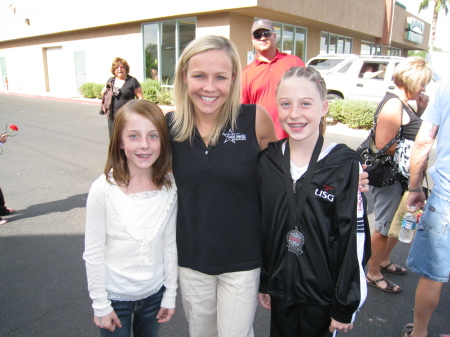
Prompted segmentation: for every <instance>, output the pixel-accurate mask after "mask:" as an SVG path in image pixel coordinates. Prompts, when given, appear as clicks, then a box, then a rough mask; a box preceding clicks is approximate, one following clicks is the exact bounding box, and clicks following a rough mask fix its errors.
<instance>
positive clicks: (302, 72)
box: [276, 67, 327, 136]
mask: <svg viewBox="0 0 450 337" xmlns="http://www.w3.org/2000/svg"><path fill="white" fill-rule="evenodd" d="M292 77H296V78H305V79H307V80H309V81H310V82H311V83H313V84H314V85H315V86H316V88H317V90H318V91H319V95H320V98H321V99H322V100H323V101H325V100H326V99H327V85H326V83H325V80H324V79H323V77H322V75H320V73H319V72H318V71H317V70H316V69H314V68H312V67H292V68H291V69H289V70H288V71H286V72H285V73H284V75H283V77H282V78H281V80H280V82H279V83H278V86H277V90H276V94H278V88H279V87H280V83H281V82H283V81H284V80H287V79H288V78H292ZM326 127H327V123H326V115H325V116H323V117H322V119H321V120H320V124H319V131H320V134H321V135H322V136H323V135H324V134H325V129H326Z"/></svg>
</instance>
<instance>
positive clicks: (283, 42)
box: [255, 18, 306, 60]
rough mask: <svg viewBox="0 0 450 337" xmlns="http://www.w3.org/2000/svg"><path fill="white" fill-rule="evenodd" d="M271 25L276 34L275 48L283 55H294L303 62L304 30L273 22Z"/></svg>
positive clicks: (304, 52)
mask: <svg viewBox="0 0 450 337" xmlns="http://www.w3.org/2000/svg"><path fill="white" fill-rule="evenodd" d="M255 20H259V19H258V18H257V19H255ZM272 25H273V28H274V30H275V34H277V42H276V46H277V48H278V49H279V50H280V51H281V52H283V53H286V54H291V55H295V56H298V57H299V58H301V59H302V60H304V59H305V57H306V46H305V43H306V28H304V27H299V26H293V25H288V24H284V23H281V22H275V21H272Z"/></svg>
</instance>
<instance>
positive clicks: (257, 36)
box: [253, 30, 273, 40]
mask: <svg viewBox="0 0 450 337" xmlns="http://www.w3.org/2000/svg"><path fill="white" fill-rule="evenodd" d="M272 34H273V33H272V32H269V31H268V30H266V31H265V32H262V33H260V32H256V33H253V38H254V39H255V40H260V39H261V38H262V37H263V36H264V37H265V38H268V37H270V35H272Z"/></svg>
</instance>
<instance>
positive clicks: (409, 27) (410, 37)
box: [405, 17, 425, 44]
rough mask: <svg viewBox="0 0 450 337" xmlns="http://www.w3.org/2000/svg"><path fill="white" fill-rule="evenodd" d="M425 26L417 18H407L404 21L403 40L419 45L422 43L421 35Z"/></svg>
mask: <svg viewBox="0 0 450 337" xmlns="http://www.w3.org/2000/svg"><path fill="white" fill-rule="evenodd" d="M424 30H425V24H424V22H423V21H420V20H419V19H417V18H413V17H409V18H407V19H406V31H405V40H407V41H411V42H414V43H418V44H421V43H422V42H423V33H424Z"/></svg>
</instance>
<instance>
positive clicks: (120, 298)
mask: <svg viewBox="0 0 450 337" xmlns="http://www.w3.org/2000/svg"><path fill="white" fill-rule="evenodd" d="M163 284H164V283H161V284H160V285H158V287H157V288H156V290H151V291H149V292H147V293H145V294H142V295H135V296H129V295H119V294H115V293H113V292H110V291H107V292H108V300H110V301H128V302H130V301H139V300H143V299H145V298H147V297H149V296H152V295H154V294H156V293H157V292H158V291H159V290H160V289H161V287H162V286H163Z"/></svg>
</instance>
